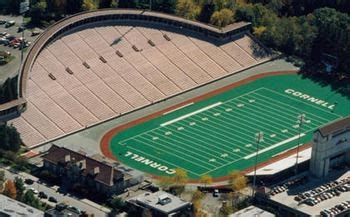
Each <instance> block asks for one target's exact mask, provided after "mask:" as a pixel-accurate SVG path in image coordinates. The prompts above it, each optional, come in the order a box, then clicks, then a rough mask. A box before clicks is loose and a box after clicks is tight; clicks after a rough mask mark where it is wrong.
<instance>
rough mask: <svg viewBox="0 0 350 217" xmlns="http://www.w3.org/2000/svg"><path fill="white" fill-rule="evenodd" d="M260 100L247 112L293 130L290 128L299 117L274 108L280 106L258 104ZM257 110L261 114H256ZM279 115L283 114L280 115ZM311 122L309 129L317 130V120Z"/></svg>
mask: <svg viewBox="0 0 350 217" xmlns="http://www.w3.org/2000/svg"><path fill="white" fill-rule="evenodd" d="M258 100H259V99H256V101H255V102H254V103H252V104H250V105H251V106H252V107H253V108H254V109H252V108H249V107H248V106H247V108H246V109H247V110H251V111H252V113H251V115H252V116H257V114H258V115H259V116H261V117H265V118H264V119H265V121H267V122H269V121H270V120H271V119H275V120H276V122H274V124H275V125H279V126H280V127H282V128H286V127H289V128H291V127H290V126H292V125H294V124H296V121H297V115H296V116H293V115H291V113H287V112H283V111H282V109H281V108H280V110H277V109H275V108H273V107H274V106H277V107H278V105H275V104H269V103H266V104H263V103H260V102H258ZM253 104H259V105H260V106H259V105H253ZM262 107H267V109H264V108H262ZM257 110H259V111H261V112H259V113H256V112H255V113H254V111H257ZM242 112H246V111H244V110H242ZM279 113H281V114H279ZM265 114H268V115H265ZM266 116H267V118H266ZM287 116H290V118H288V117H287ZM283 119H284V120H283ZM309 119H310V118H309ZM311 120H312V122H311V124H308V127H310V128H317V127H318V126H319V124H316V123H315V122H316V120H314V119H311ZM270 122H271V121H270ZM317 122H319V121H317ZM312 124H313V125H315V126H314V127H313V126H312ZM320 124H323V122H320ZM271 127H273V126H271ZM294 130H295V129H294ZM295 131H296V132H297V130H295Z"/></svg>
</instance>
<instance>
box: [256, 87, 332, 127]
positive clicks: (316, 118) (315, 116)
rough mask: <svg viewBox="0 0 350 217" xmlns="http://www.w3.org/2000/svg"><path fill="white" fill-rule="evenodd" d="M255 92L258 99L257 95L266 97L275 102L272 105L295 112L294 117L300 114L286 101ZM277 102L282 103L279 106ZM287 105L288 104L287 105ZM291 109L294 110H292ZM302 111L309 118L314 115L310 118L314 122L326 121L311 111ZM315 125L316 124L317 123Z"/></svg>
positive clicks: (298, 110)
mask: <svg viewBox="0 0 350 217" xmlns="http://www.w3.org/2000/svg"><path fill="white" fill-rule="evenodd" d="M255 94H256V95H257V96H255V97H256V98H257V99H259V97H260V98H265V99H267V100H270V101H272V103H275V105H274V106H276V107H278V108H279V109H281V110H285V111H289V112H290V113H291V114H295V116H294V118H296V117H297V116H298V115H300V112H301V111H300V109H297V108H296V107H293V106H291V105H289V104H286V103H283V102H280V101H277V100H275V99H273V98H270V97H267V96H264V95H261V94H259V93H255ZM278 103H279V104H282V106H281V105H278ZM287 105H288V107H287ZM285 108H290V109H289V110H287V109H285ZM293 110H295V111H293ZM303 113H305V114H306V115H307V117H309V118H310V116H314V117H313V119H312V120H313V121H314V122H315V121H316V122H318V123H321V124H323V123H324V121H325V120H326V121H327V119H325V118H322V117H319V116H317V115H315V114H313V113H310V112H305V111H303ZM322 119H323V120H322ZM317 126H318V125H317Z"/></svg>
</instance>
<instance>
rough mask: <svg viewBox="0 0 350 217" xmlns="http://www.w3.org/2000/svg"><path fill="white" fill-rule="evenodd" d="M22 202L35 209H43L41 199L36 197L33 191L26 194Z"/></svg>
mask: <svg viewBox="0 0 350 217" xmlns="http://www.w3.org/2000/svg"><path fill="white" fill-rule="evenodd" d="M22 202H23V203H25V204H28V205H29V206H32V207H34V208H37V209H41V203H40V201H39V199H38V198H36V197H35V195H34V192H33V191H32V190H28V191H26V192H25V193H24V195H23V197H22Z"/></svg>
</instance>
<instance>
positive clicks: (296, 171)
mask: <svg viewBox="0 0 350 217" xmlns="http://www.w3.org/2000/svg"><path fill="white" fill-rule="evenodd" d="M304 122H305V114H303V113H302V114H301V115H299V116H298V145H297V156H296V159H295V168H294V172H295V175H297V174H298V163H299V162H298V161H299V146H300V136H301V128H302V126H303V123H304Z"/></svg>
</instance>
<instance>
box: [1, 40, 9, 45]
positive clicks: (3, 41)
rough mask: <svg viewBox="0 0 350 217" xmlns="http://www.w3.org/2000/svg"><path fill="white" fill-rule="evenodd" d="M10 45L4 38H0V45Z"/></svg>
mask: <svg viewBox="0 0 350 217" xmlns="http://www.w3.org/2000/svg"><path fill="white" fill-rule="evenodd" d="M9 43H10V41H9V40H8V39H6V38H0V44H3V45H8V44H9Z"/></svg>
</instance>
